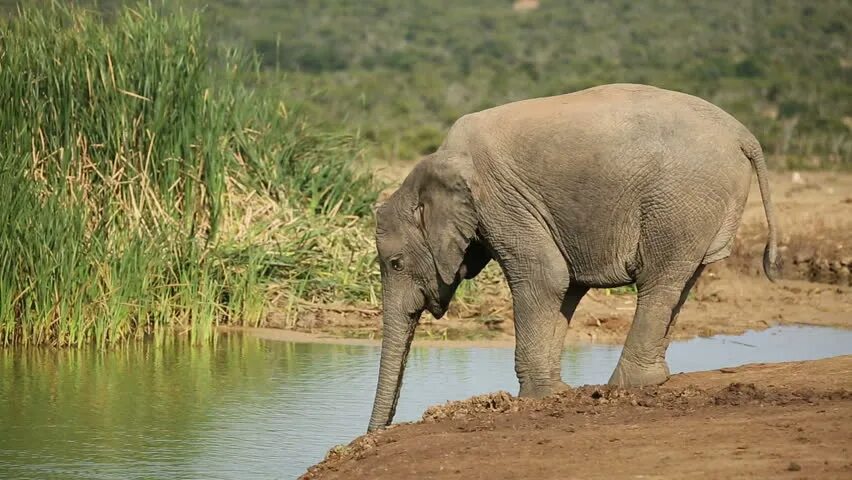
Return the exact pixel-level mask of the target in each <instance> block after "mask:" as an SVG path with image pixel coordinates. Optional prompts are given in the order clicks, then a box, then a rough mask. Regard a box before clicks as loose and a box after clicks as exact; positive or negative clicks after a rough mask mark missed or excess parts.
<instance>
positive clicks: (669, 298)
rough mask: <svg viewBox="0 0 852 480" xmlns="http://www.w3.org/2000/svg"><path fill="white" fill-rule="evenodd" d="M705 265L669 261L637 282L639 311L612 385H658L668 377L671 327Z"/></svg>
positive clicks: (610, 380) (625, 343) (634, 319)
mask: <svg viewBox="0 0 852 480" xmlns="http://www.w3.org/2000/svg"><path fill="white" fill-rule="evenodd" d="M703 268H704V267H703V265H698V264H695V263H692V262H682V263H677V264H670V265H668V268H666V269H665V270H663V272H664V273H663V274H660V275H656V276H652V277H651V278H648V279H646V280H645V281H643V282H637V285H636V287H637V291H638V301H637V307H636V314H635V316H634V317H633V325H632V326H631V327H630V331H629V332H628V334H627V340H626V341H625V342H624V349H623V350H622V352H621V358H619V359H618V365H617V366H616V368H615V371H614V372H613V374H612V377H610V379H609V383H610V385H619V386H644V385H658V384H660V383H663V382H665V381H666V380H667V379H668V378H669V367H668V365H667V364H666V349H667V348H668V344H669V339H670V335H671V331H672V328H673V327H674V325H675V321H676V320H677V315H678V313H679V312H680V308H681V307H682V306H683V303H684V302H685V301H686V298H687V296H688V295H689V291H690V289H692V286H693V285H694V284H695V282H696V280H698V277H699V276H700V275H701V271H702V270H703Z"/></svg>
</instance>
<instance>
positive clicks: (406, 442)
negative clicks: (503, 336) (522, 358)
mask: <svg viewBox="0 0 852 480" xmlns="http://www.w3.org/2000/svg"><path fill="white" fill-rule="evenodd" d="M302 478H303V479H305V480H320V479H322V480H331V479H356V478H369V479H376V480H381V479H400V478H429V479H489V480H491V479H494V480H496V479H525V478H536V479H569V478H584V479H597V478H600V479H617V478H720V479H722V478H724V479H730V478H789V479H799V478H810V479H821V478H826V479H827V478H831V479H839V478H852V356H844V357H837V358H833V359H826V360H817V361H810V362H791V363H781V364H772V365H766V364H758V365H746V366H742V367H738V368H732V369H722V370H716V371H708V372H698V373H689V374H681V375H675V376H673V377H672V378H671V379H670V380H669V381H668V382H666V383H665V384H664V385H662V386H660V387H648V388H641V389H619V388H612V387H606V386H585V387H581V388H577V389H573V390H570V391H567V392H562V393H560V394H558V395H554V396H552V397H549V398H546V399H543V400H530V399H518V398H515V397H512V396H511V395H509V394H508V393H506V392H497V393H492V394H488V395H482V396H479V397H474V398H471V399H469V400H465V401H461V402H450V403H448V404H446V405H443V406H438V407H433V408H431V409H429V410H427V412H426V413H425V414H424V415H423V420H422V421H421V422H417V423H413V424H402V425H395V426H392V427H390V428H389V429H387V430H384V431H380V432H376V433H373V434H369V435H365V436H362V437H359V438H357V439H355V440H354V441H353V442H352V443H350V444H349V445H348V446H343V447H338V448H335V449H333V450H332V451H331V452H329V454H328V456H327V458H326V460H325V461H323V462H322V463H320V464H319V465H317V466H314V467H312V468H311V469H309V471H308V472H307V473H306V474H305V475H304V476H303V477H302Z"/></svg>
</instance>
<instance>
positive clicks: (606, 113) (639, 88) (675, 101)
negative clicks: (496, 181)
mask: <svg viewBox="0 0 852 480" xmlns="http://www.w3.org/2000/svg"><path fill="white" fill-rule="evenodd" d="M474 115H475V116H476V117H477V118H478V119H479V121H480V122H484V123H487V124H489V125H490V126H492V127H499V128H500V129H501V130H505V131H506V133H507V134H508V135H509V136H514V135H520V136H527V137H529V136H531V135H534V133H535V131H540V132H542V133H543V134H546V135H548V136H550V135H552V134H553V133H555V132H553V130H558V131H560V132H563V133H564V132H566V131H567V132H570V131H574V130H579V131H580V132H578V133H582V131H586V132H587V133H597V134H599V135H600V134H604V137H603V138H606V137H607V136H609V135H608V134H613V135H624V134H629V133H630V132H631V130H635V129H637V128H639V129H641V128H644V129H648V128H664V129H665V128H667V129H670V131H669V132H668V134H669V135H671V134H679V135H684V136H690V134H691V133H693V132H694V131H695V130H699V129H700V130H702V131H704V132H707V131H708V130H709V131H711V132H713V133H714V134H716V135H720V134H725V133H730V134H731V136H732V137H737V136H741V135H743V133H744V131H747V130H746V128H745V127H744V126H743V125H742V124H741V123H740V122H739V121H738V120H736V119H735V118H734V117H733V116H731V115H730V114H728V113H727V112H725V111H724V110H723V109H721V108H720V107H718V106H716V105H714V104H712V103H710V102H708V101H706V100H704V99H702V98H700V97H696V96H693V95H689V94H686V93H682V92H677V91H673V90H667V89H663V88H659V87H654V86H650V85H641V84H631V83H617V84H608V85H600V86H596V87H591V88H587V89H584V90H580V91H576V92H572V93H566V94H562V95H556V96H550V97H540V98H531V99H526V100H520V101H517V102H511V103H507V104H504V105H500V106H497V107H493V108H489V109H486V110H482V111H480V112H477V113H476V114H474ZM663 133H665V132H663ZM696 133H697V132H696Z"/></svg>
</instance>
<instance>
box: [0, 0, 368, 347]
mask: <svg viewBox="0 0 852 480" xmlns="http://www.w3.org/2000/svg"><path fill="white" fill-rule="evenodd" d="M207 48H208V47H207V45H206V44H205V42H204V41H203V37H202V32H201V22H200V19H199V17H198V16H197V15H195V14H182V13H176V12H170V13H169V14H168V15H161V14H159V13H158V12H157V10H156V9H154V8H152V7H150V6H145V5H140V6H137V7H133V8H124V9H121V10H120V11H119V12H118V13H117V15H116V16H115V18H111V19H110V20H109V21H108V22H107V21H105V20H103V19H102V18H101V17H99V16H98V15H96V14H94V13H91V12H88V11H84V10H82V9H79V8H76V7H74V8H67V7H63V6H61V4H59V3H54V4H52V6H50V7H49V8H40V9H39V8H31V9H26V8H24V9H21V10H19V12H18V14H17V15H16V16H15V18H14V19H11V20H7V21H6V22H5V23H3V24H2V25H0V86H2V88H0V345H10V344H52V345H60V346H61V345H82V344H86V343H89V342H95V343H97V344H99V345H106V344H110V343H113V342H116V341H119V340H122V339H126V338H130V337H136V336H141V335H144V334H146V333H156V332H160V331H163V330H166V329H168V330H171V329H178V330H179V331H184V332H188V333H189V334H190V335H191V337H192V338H193V339H204V338H206V337H207V336H209V334H210V331H211V329H212V327H213V326H215V325H216V324H218V323H222V322H229V323H234V324H251V325H257V324H258V323H259V322H261V321H262V319H263V317H264V315H265V312H266V310H267V308H268V307H269V305H271V304H273V303H276V304H277V303H280V302H281V300H282V299H286V300H287V301H288V302H289V303H291V304H292V303H294V302H297V301H298V300H300V299H310V300H312V301H316V300H341V299H349V300H352V299H358V300H370V299H371V298H375V295H374V293H373V292H372V290H371V285H372V284H374V280H375V275H376V272H375V268H374V267H373V264H372V261H371V260H372V250H371V246H370V238H369V236H367V235H365V234H364V228H363V227H364V222H365V221H366V220H364V219H363V217H364V215H365V214H366V213H367V212H369V207H370V205H371V204H372V202H373V201H374V200H375V196H376V187H375V186H374V184H373V181H372V179H371V177H370V176H369V175H368V174H365V173H362V172H361V171H359V170H356V169H355V168H354V167H353V166H352V163H353V159H356V158H357V157H358V155H359V151H358V139H357V138H353V137H351V136H346V135H343V134H338V133H328V132H322V131H317V130H315V129H313V128H311V127H310V126H309V125H306V124H305V123H304V121H303V117H302V116H301V115H300V114H299V112H298V108H297V107H296V106H292V105H291V106H287V105H286V104H285V103H283V102H282V101H281V100H280V99H278V98H276V97H275V96H273V95H272V94H270V93H263V92H256V91H252V90H250V89H248V88H246V87H245V86H244V84H243V83H242V81H241V79H242V78H244V77H245V76H247V75H251V74H252V73H253V72H255V71H256V69H257V62H256V61H255V59H254V58H252V57H249V56H245V55H242V54H240V53H239V52H227V53H226V54H224V55H221V56H218V57H217V58H219V59H223V61H222V62H221V64H218V63H217V65H215V66H213V65H211V64H210V62H209V61H208V58H210V56H209V55H208V54H209V52H208V50H207ZM270 91H271V89H270Z"/></svg>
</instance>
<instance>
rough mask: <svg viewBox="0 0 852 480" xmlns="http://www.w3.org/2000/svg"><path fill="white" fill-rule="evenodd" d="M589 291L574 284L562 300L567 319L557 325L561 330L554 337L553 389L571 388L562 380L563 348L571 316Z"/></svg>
mask: <svg viewBox="0 0 852 480" xmlns="http://www.w3.org/2000/svg"><path fill="white" fill-rule="evenodd" d="M588 291H589V289H588V288H587V287H580V286H576V285H572V286H570V287H568V291H566V292H565V298H563V300H562V308H561V312H562V316H563V317H564V318H565V321H564V322H560V323H559V324H558V326H557V328H559V331H557V332H556V334H555V335H554V337H553V346H552V347H551V353H550V364H551V365H552V367H551V369H550V378H551V380H552V381H553V390H556V391H559V390H567V389H569V388H571V387H570V386H569V385H568V384H566V383H565V382H563V381H562V350H563V349H564V346H565V333H566V331H567V330H568V325H569V324H570V323H571V318H572V317H573V316H574V312H575V311H576V310H577V305H579V304H580V300H582V299H583V296H584V295H585V294H586V292H588Z"/></svg>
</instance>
